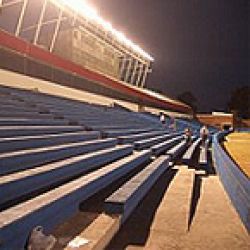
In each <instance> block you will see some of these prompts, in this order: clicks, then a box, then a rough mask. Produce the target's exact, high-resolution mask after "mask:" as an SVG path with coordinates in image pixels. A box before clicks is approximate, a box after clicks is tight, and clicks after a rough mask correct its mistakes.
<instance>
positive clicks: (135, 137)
mask: <svg viewBox="0 0 250 250" xmlns="http://www.w3.org/2000/svg"><path fill="white" fill-rule="evenodd" d="M168 133H169V132H167V131H154V132H150V133H140V134H136V135H128V136H119V137H118V143H119V144H126V143H133V142H135V141H139V140H145V139H148V138H152V137H155V136H160V135H164V134H168Z"/></svg>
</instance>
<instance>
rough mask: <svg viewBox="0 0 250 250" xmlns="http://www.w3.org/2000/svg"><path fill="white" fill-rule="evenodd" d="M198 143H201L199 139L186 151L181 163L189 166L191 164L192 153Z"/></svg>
mask: <svg viewBox="0 0 250 250" xmlns="http://www.w3.org/2000/svg"><path fill="white" fill-rule="evenodd" d="M200 143H201V138H198V139H196V140H195V141H194V142H193V143H192V145H191V146H190V147H189V148H188V149H187V151H186V153H185V154H184V155H183V157H182V162H183V163H184V164H188V165H190V164H191V162H192V160H193V156H194V153H195V151H196V149H197V148H198V147H199V145H200Z"/></svg>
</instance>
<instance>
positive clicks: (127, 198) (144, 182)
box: [104, 156, 169, 223]
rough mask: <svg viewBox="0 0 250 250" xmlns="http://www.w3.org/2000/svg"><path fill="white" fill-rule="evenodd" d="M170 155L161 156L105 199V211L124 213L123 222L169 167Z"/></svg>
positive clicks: (108, 212)
mask: <svg viewBox="0 0 250 250" xmlns="http://www.w3.org/2000/svg"><path fill="white" fill-rule="evenodd" d="M168 163H169V157H168V156H161V157H159V158H158V159H156V160H155V161H153V162H152V163H151V164H149V165H148V166H147V167H146V168H144V169H143V170H142V171H141V172H139V173H138V174H137V175H136V176H134V177H133V178H132V179H130V180H129V181H128V182H127V183H125V184H124V185H123V186H122V187H120V188H119V189H118V190H117V191H116V192H115V193H113V194H112V195H111V196H110V197H108V198H107V199H106V200H105V204H104V207H105V213H107V214H116V215H117V214H120V215H122V222H123V223H124V222H125V221H126V219H127V218H128V217H129V216H130V214H131V213H132V212H133V210H134V209H135V208H136V207H137V206H138V204H139V203H140V201H141V200H142V199H143V198H144V197H145V195H146V194H147V193H148V191H149V190H150V189H151V187H152V186H153V185H154V184H155V182H156V181H157V180H158V179H159V178H160V176H161V175H162V174H163V173H164V172H165V171H166V170H167V169H168V167H169V164H168Z"/></svg>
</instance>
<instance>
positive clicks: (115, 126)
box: [80, 123, 141, 131]
mask: <svg viewBox="0 0 250 250" xmlns="http://www.w3.org/2000/svg"><path fill="white" fill-rule="evenodd" d="M80 124H81V123H80ZM81 125H83V124H81ZM84 126H85V127H86V129H90V130H97V131H105V130H111V129H112V130H121V129H129V130H132V129H140V128H141V127H138V126H133V125H132V124H129V123H127V124H126V125H124V124H123V125H118V124H113V125H105V124H103V125H98V126H88V125H86V124H85V125H84Z"/></svg>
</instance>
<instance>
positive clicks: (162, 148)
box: [151, 135, 184, 156]
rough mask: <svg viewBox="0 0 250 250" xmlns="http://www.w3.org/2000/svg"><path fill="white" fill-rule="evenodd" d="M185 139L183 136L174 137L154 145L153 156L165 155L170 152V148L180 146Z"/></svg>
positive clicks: (152, 148)
mask: <svg viewBox="0 0 250 250" xmlns="http://www.w3.org/2000/svg"><path fill="white" fill-rule="evenodd" d="M183 138H184V137H183V135H181V136H177V137H174V138H172V139H168V140H166V141H164V142H162V143H159V144H157V145H154V146H153V147H151V150H152V153H153V155H156V156H158V155H160V154H162V153H165V152H166V151H167V150H169V149H170V148H172V147H174V146H175V145H176V144H178V143H179V142H180V141H182V140H183Z"/></svg>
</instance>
